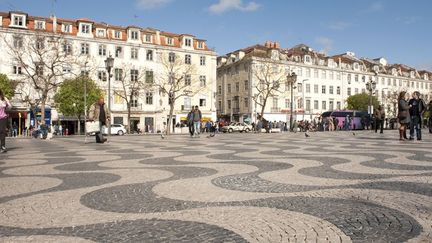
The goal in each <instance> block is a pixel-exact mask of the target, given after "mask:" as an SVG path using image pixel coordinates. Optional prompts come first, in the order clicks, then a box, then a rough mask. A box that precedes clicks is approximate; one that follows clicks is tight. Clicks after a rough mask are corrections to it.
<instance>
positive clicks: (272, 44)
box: [264, 41, 280, 49]
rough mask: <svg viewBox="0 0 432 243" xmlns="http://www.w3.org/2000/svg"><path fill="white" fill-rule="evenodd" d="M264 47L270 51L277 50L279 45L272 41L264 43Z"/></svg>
mask: <svg viewBox="0 0 432 243" xmlns="http://www.w3.org/2000/svg"><path fill="white" fill-rule="evenodd" d="M264 46H265V47H267V48H271V49H274V48H275V49H279V48H280V45H279V43H278V42H274V41H266V42H265V44H264Z"/></svg>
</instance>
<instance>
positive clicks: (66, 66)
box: [63, 64, 72, 73]
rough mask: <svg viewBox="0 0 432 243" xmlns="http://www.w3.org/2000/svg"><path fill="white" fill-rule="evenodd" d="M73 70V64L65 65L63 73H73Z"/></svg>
mask: <svg viewBox="0 0 432 243" xmlns="http://www.w3.org/2000/svg"><path fill="white" fill-rule="evenodd" d="M71 72H72V66H71V65H70V64H65V65H63V73H71Z"/></svg>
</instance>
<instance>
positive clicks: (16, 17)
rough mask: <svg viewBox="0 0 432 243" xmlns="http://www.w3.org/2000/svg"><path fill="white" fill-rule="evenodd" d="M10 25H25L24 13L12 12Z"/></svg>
mask: <svg viewBox="0 0 432 243" xmlns="http://www.w3.org/2000/svg"><path fill="white" fill-rule="evenodd" d="M10 26H12V27H21V28H25V27H26V15H23V14H12V16H11V23H10Z"/></svg>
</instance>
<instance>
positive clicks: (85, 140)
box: [84, 62, 88, 143]
mask: <svg viewBox="0 0 432 243" xmlns="http://www.w3.org/2000/svg"><path fill="white" fill-rule="evenodd" d="M87 79H88V73H87V62H85V63H84V143H87V126H86V123H87Z"/></svg>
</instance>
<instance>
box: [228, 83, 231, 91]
mask: <svg viewBox="0 0 432 243" xmlns="http://www.w3.org/2000/svg"><path fill="white" fill-rule="evenodd" d="M227 92H228V93H231V84H227Z"/></svg>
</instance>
